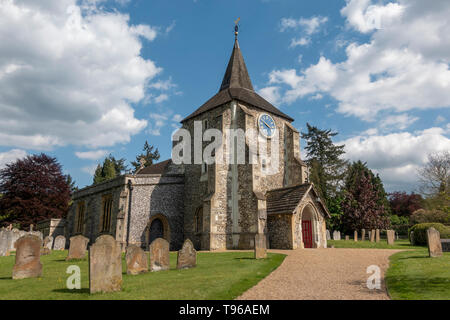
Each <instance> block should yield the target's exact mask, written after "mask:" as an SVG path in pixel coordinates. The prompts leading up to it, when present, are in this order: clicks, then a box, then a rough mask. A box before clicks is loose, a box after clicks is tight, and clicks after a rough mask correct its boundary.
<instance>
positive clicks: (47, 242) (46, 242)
mask: <svg viewBox="0 0 450 320" xmlns="http://www.w3.org/2000/svg"><path fill="white" fill-rule="evenodd" d="M44 248H47V249H48V250H52V248H53V237H52V236H46V237H45V238H44Z"/></svg>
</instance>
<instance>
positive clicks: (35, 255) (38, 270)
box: [12, 235, 42, 279]
mask: <svg viewBox="0 0 450 320" xmlns="http://www.w3.org/2000/svg"><path fill="white" fill-rule="evenodd" d="M41 247H42V241H41V239H39V238H38V237H36V236H33V235H26V236H23V237H21V238H20V239H19V240H17V241H16V264H15V265H14V268H13V274H12V278H13V279H25V278H36V277H40V276H41V274H42V264H41V261H40V251H41Z"/></svg>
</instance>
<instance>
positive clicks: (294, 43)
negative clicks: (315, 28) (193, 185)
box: [289, 37, 311, 48]
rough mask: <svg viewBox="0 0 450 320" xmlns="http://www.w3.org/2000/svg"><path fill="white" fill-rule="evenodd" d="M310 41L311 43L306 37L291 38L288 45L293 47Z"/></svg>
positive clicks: (304, 44)
mask: <svg viewBox="0 0 450 320" xmlns="http://www.w3.org/2000/svg"><path fill="white" fill-rule="evenodd" d="M310 43H311V39H309V38H306V37H301V38H299V39H297V38H293V39H292V40H291V44H290V45H289V47H291V48H293V47H297V46H307V45H308V44H310Z"/></svg>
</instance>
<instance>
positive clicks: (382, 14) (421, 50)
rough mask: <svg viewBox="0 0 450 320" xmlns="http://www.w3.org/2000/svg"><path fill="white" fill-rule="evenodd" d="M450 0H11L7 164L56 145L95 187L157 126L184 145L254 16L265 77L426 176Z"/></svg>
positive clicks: (399, 169)
mask: <svg viewBox="0 0 450 320" xmlns="http://www.w3.org/2000/svg"><path fill="white" fill-rule="evenodd" d="M449 14H450V4H449V3H448V1H444V0H440V1H433V2H432V3H431V4H427V5H424V4H423V1H419V0H412V1H370V0H348V1H345V0H342V1H329V0H328V1H326V0H320V1H296V0H279V1H276V0H266V1H263V0H247V1H242V0H241V1H233V0H230V1H218V0H217V1H214V0H209V1H207V0H197V1H189V0H179V1H175V0H171V1H167V0H152V1H144V0H136V1H133V0H131V1H124V0H121V1H117V0H116V1H113V0H110V1H99V0H97V1H94V0H85V1H76V0H60V1H56V0H42V1H39V2H38V3H36V1H32V0H20V1H19V0H0V88H3V90H0V91H1V92H0V112H1V114H2V117H1V119H0V125H1V126H0V166H3V165H4V164H5V163H7V162H9V161H13V160H14V159H16V158H18V157H22V156H24V155H26V154H30V153H36V152H45V153H48V154H51V155H53V156H55V157H57V159H58V160H59V161H60V163H61V164H62V165H63V167H64V170H65V172H66V173H70V174H71V175H72V176H73V177H74V178H75V180H76V182H77V184H78V185H79V186H80V187H83V186H85V185H88V184H90V183H91V181H92V171H93V169H94V168H95V166H96V164H97V163H99V162H100V161H102V159H103V158H104V156H105V155H107V154H109V153H111V154H113V155H114V156H115V157H116V158H122V157H123V158H126V159H127V160H128V161H131V160H134V158H135V156H136V154H138V153H140V152H141V149H142V146H143V144H144V142H145V140H148V141H149V143H150V144H152V145H154V146H156V147H157V148H158V149H159V151H160V153H161V160H164V159H167V158H169V157H170V148H171V142H170V135H171V133H172V132H173V130H174V128H175V127H176V126H177V125H178V121H179V120H180V119H181V118H183V117H185V116H187V115H188V114H190V113H191V112H193V111H194V110H195V109H196V108H198V107H199V106H200V105H202V104H203V103H204V102H205V101H206V100H207V99H209V98H210V97H212V96H213V95H214V94H215V93H216V92H217V91H218V89H219V86H220V83H221V80H222V77H223V74H224V72H225V68H226V64H227V62H228V59H229V56H230V53H231V50H232V46H233V41H234V35H233V27H234V22H233V21H234V20H236V18H238V17H240V18H241V21H240V32H239V43H240V47H241V49H242V52H243V55H244V58H245V61H246V63H247V68H248V70H249V73H250V76H251V79H252V82H253V86H254V87H255V90H256V91H258V92H259V93H260V94H261V95H263V96H264V97H266V98H267V99H268V100H269V101H271V102H272V103H273V104H275V105H276V106H277V107H279V108H280V109H281V110H282V111H283V112H285V113H287V114H288V115H290V116H291V117H293V118H294V119H296V121H295V122H294V125H295V126H296V127H297V128H298V129H300V130H304V128H305V124H306V122H309V123H310V124H313V125H316V126H318V127H320V128H331V129H333V130H336V131H338V132H339V135H338V136H337V137H336V139H335V141H336V142H339V143H345V144H346V146H347V149H346V150H347V155H346V157H347V158H348V159H350V160H357V159H361V160H363V161H367V163H368V164H369V166H370V167H371V168H372V169H373V170H375V171H376V172H378V173H379V174H380V175H381V177H382V179H383V181H384V183H385V185H386V188H387V189H388V190H389V191H393V190H406V191H414V190H416V188H417V183H416V182H417V176H416V171H417V169H418V168H419V167H420V166H422V165H423V164H424V163H426V160H427V154H428V153H431V152H439V151H445V150H450V139H449V133H450V125H449V115H450V114H449V106H450V70H449V66H450V36H449V34H450V23H449V21H448V16H449ZM1 21H3V23H2V22H1ZM302 146H304V145H302Z"/></svg>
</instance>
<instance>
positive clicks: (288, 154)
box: [182, 30, 306, 250]
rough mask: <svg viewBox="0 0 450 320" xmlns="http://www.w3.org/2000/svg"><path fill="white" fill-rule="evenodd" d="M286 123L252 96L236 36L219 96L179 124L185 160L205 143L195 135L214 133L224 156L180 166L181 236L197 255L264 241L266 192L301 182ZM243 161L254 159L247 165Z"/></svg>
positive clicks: (296, 149) (295, 142)
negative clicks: (187, 145)
mask: <svg viewBox="0 0 450 320" xmlns="http://www.w3.org/2000/svg"><path fill="white" fill-rule="evenodd" d="M292 121H293V119H292V118H291V117H289V116H288V115H286V114H285V113H283V112H281V111H280V110H279V109H277V108H276V107H274V106H273V105H272V104H271V103H269V102H268V101H266V100H265V99H264V98H262V97H261V96H260V95H258V94H257V93H256V92H255V91H254V89H253V85H252V82H251V80H250V76H249V74H248V71H247V67H246V64H245V61H244V58H243V56H242V52H241V49H240V47H239V43H238V40H237V30H236V39H235V42H234V46H233V50H232V52H231V57H230V59H229V62H228V66H227V68H226V71H225V75H224V77H223V80H222V84H221V86H220V89H219V92H218V93H217V94H216V95H214V96H213V97H212V98H211V99H209V100H208V101H207V102H206V103H205V104H203V105H202V106H201V107H199V108H198V109H197V110H196V111H195V112H193V113H192V114H190V115H189V116H188V117H186V118H185V119H184V120H182V125H183V126H182V127H183V128H184V129H187V130H188V131H189V132H190V134H191V137H192V143H191V150H192V153H194V151H195V149H196V148H200V147H201V148H202V151H204V148H205V147H206V146H207V145H208V144H210V143H211V141H205V140H208V139H207V138H208V137H205V136H203V142H202V143H201V144H197V145H196V144H195V143H194V140H195V139H194V137H195V136H196V134H197V137H199V130H201V134H202V135H204V133H205V132H206V130H208V129H217V130H219V131H220V132H221V133H222V147H223V150H226V151H225V152H224V153H223V154H221V155H222V156H223V159H222V160H224V161H222V162H221V161H217V160H218V159H217V157H218V156H219V155H216V162H215V163H213V164H207V163H204V162H203V163H202V164H198V163H197V164H195V161H194V160H195V159H194V155H192V159H191V160H192V161H191V163H192V164H185V165H184V174H185V192H184V203H185V211H184V236H185V238H189V239H192V240H193V242H194V244H195V245H196V247H197V248H201V249H203V250H218V249H252V248H253V247H254V239H255V235H256V234H258V233H259V234H266V235H267V232H268V231H267V212H266V207H267V204H266V193H267V191H269V190H272V189H277V188H283V187H287V186H291V185H298V184H302V183H304V182H305V181H306V165H305V164H304V163H303V162H302V160H301V159H300V145H299V144H300V137H299V132H298V131H297V130H296V129H295V128H294V127H293V126H292V125H291V122H292ZM200 126H201V129H199V128H200ZM196 129H197V131H196ZM249 132H253V133H254V134H253V135H249V134H248V133H249ZM239 134H240V135H239ZM242 134H243V135H242ZM275 141H276V142H275ZM261 143H265V145H264V146H266V148H267V154H266V155H264V154H263V153H261V150H260V146H261ZM272 149H273V150H272ZM264 150H266V149H264ZM242 155H244V156H242ZM251 155H256V158H258V159H257V160H256V161H253V162H252V161H251V160H250V158H251ZM227 157H228V158H227ZM226 159H231V161H229V162H227V161H226ZM268 168H271V169H272V170H268ZM267 171H270V172H268V173H267Z"/></svg>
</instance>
